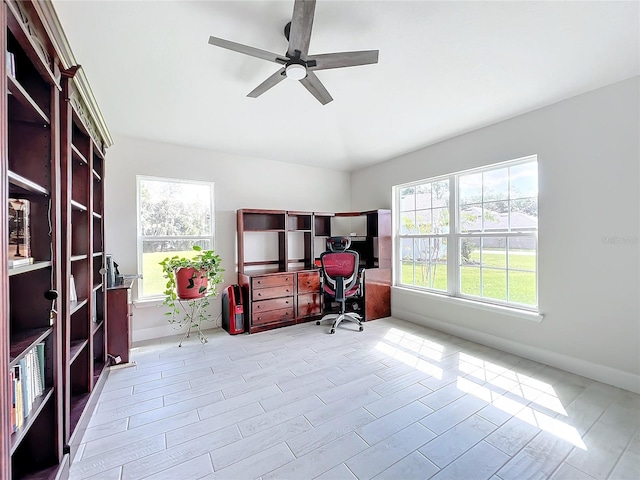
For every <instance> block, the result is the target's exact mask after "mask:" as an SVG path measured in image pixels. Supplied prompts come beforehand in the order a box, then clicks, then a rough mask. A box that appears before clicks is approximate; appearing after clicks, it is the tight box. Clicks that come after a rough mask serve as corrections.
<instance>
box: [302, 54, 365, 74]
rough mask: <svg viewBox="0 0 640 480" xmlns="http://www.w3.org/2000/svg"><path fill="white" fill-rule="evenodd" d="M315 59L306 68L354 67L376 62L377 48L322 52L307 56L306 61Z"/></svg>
mask: <svg viewBox="0 0 640 480" xmlns="http://www.w3.org/2000/svg"><path fill="white" fill-rule="evenodd" d="M310 61H315V62H316V64H315V66H313V67H311V66H310V67H307V69H308V70H327V69H329V68H342V67H355V66H357V65H370V64H372V63H378V50H363V51H360V52H340V53H324V54H321V55H311V56H309V57H307V62H310Z"/></svg>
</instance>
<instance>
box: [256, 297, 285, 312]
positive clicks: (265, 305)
mask: <svg viewBox="0 0 640 480" xmlns="http://www.w3.org/2000/svg"><path fill="white" fill-rule="evenodd" d="M252 305H253V313H263V312H270V311H271V310H278V309H280V308H288V307H293V297H282V298H274V299H273V300H261V301H259V302H253V304H252Z"/></svg>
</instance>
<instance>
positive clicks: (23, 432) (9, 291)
mask: <svg viewBox="0 0 640 480" xmlns="http://www.w3.org/2000/svg"><path fill="white" fill-rule="evenodd" d="M0 24H1V25H2V27H3V29H4V32H5V34H4V35H2V36H1V38H2V40H1V43H2V50H3V51H5V52H6V54H5V55H6V62H2V67H0V83H1V86H2V91H4V92H6V93H5V94H4V95H3V96H2V97H1V100H0V103H1V104H2V105H1V108H0V112H2V113H0V119H1V120H0V199H1V200H2V201H3V202H4V206H3V208H2V209H1V210H0V245H1V246H0V372H2V377H1V378H2V381H0V478H2V479H22V478H66V477H67V476H68V468H69V463H70V460H71V458H72V456H73V454H74V453H75V450H74V445H77V444H78V442H79V439H80V437H81V434H82V431H83V429H84V428H86V423H87V422H88V419H89V417H90V414H91V410H92V408H93V405H94V402H95V400H96V398H97V397H96V394H97V392H99V391H100V389H101V387H102V384H103V383H104V380H105V379H106V372H107V369H106V368H105V366H106V365H107V357H106V345H105V342H106V338H107V320H106V315H105V313H106V304H105V301H106V295H105V293H104V292H105V288H104V287H105V282H104V276H103V274H102V273H101V271H102V266H103V265H104V248H103V245H104V221H103V212H104V202H103V198H104V197H103V194H104V189H103V182H104V162H105V153H106V149H107V147H109V146H110V145H111V144H112V140H111V137H110V135H109V132H108V130H107V128H106V126H105V124H104V121H103V119H102V116H101V113H100V111H99V109H98V106H97V104H96V103H95V100H94V97H93V94H92V92H91V88H90V87H89V84H88V82H87V79H86V77H85V75H84V72H83V70H82V69H81V68H80V67H79V65H78V64H77V62H76V59H75V58H74V56H73V53H72V51H71V48H70V46H69V44H68V42H67V39H66V37H65V34H64V32H63V31H62V29H61V26H60V22H59V20H58V17H57V15H56V12H55V10H54V8H53V5H52V3H51V1H50V0H40V1H35V0H34V1H32V0H25V1H16V0H4V1H3V2H2V8H1V10H0ZM8 199H14V202H15V201H16V200H19V201H21V202H28V205H29V206H30V209H29V214H28V225H29V227H28V229H27V228H25V226H26V223H23V224H22V233H21V234H19V235H21V236H28V237H29V238H30V244H31V245H30V252H26V256H27V257H32V259H33V261H32V262H29V261H28V260H27V263H24V264H22V265H20V266H12V268H9V253H10V250H9V249H10V248H11V253H13V250H14V249H16V247H15V246H14V243H15V242H16V241H17V240H16V239H14V237H13V236H11V235H10V222H12V221H15V219H14V218H12V217H10V216H9V212H8V208H7V203H8ZM23 222H24V219H23ZM19 228H20V227H19V226H18V231H19ZM24 253H25V252H24V251H23V254H24ZM71 278H73V280H74V281H73V283H72V282H71ZM72 293H75V295H72ZM45 295H46V296H45ZM56 295H57V298H55V299H54V297H56ZM34 351H37V352H38V354H39V358H38V359H37V360H36V359H35V358H34V355H33V353H32V352H34ZM40 355H41V356H40ZM29 362H31V363H30V364H29ZM34 362H35V363H34ZM25 365H26V368H24V369H23V367H25ZM33 365H38V366H41V367H42V368H41V369H38V373H37V374H35V373H34V372H35V369H34V368H33ZM16 372H18V373H19V372H22V375H25V374H30V375H34V374H35V375H36V378H39V377H42V378H43V381H42V387H44V388H43V389H42V388H41V387H39V388H37V389H35V392H34V394H33V395H32V397H33V398H32V400H31V401H28V402H26V403H30V404H31V408H30V409H27V410H28V414H26V415H25V416H24V417H22V416H21V418H20V422H16V418H17V417H16V415H15V414H14V412H13V411H12V410H13V409H14V401H13V392H14V386H15V383H16V382H15V379H12V378H11V375H12V374H13V376H14V377H15V375H16ZM26 378H28V376H27V377H26ZM12 380H13V381H12ZM37 383H38V384H40V382H37ZM40 390H42V391H41V393H40ZM17 423H19V424H17Z"/></svg>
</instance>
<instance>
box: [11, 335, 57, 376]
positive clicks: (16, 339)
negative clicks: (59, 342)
mask: <svg viewBox="0 0 640 480" xmlns="http://www.w3.org/2000/svg"><path fill="white" fill-rule="evenodd" d="M52 333H53V328H33V329H30V330H26V331H22V332H18V333H16V334H14V335H12V336H11V344H10V345H9V359H10V361H9V367H14V366H15V365H17V363H18V362H19V361H20V360H21V359H22V357H24V355H25V353H27V352H28V351H29V350H31V349H32V348H33V347H35V346H36V344H38V343H40V342H42V341H43V340H45V339H46V338H47V337H48V336H49V335H51V334H52Z"/></svg>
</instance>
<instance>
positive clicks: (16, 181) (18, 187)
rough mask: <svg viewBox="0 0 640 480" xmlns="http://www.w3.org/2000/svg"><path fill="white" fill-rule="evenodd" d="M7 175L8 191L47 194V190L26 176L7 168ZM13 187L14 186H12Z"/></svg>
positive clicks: (24, 193) (25, 193)
mask: <svg viewBox="0 0 640 480" xmlns="http://www.w3.org/2000/svg"><path fill="white" fill-rule="evenodd" d="M7 176H8V178H9V191H10V193H17V194H23V195H29V194H40V195H47V196H48V195H49V194H50V193H49V190H48V189H47V188H45V187H43V186H42V185H38V184H37V183H35V182H32V181H31V180H29V179H28V178H24V177H23V176H21V175H18V174H17V173H15V172H12V171H11V170H9V172H7ZM12 187H14V188H12Z"/></svg>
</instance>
